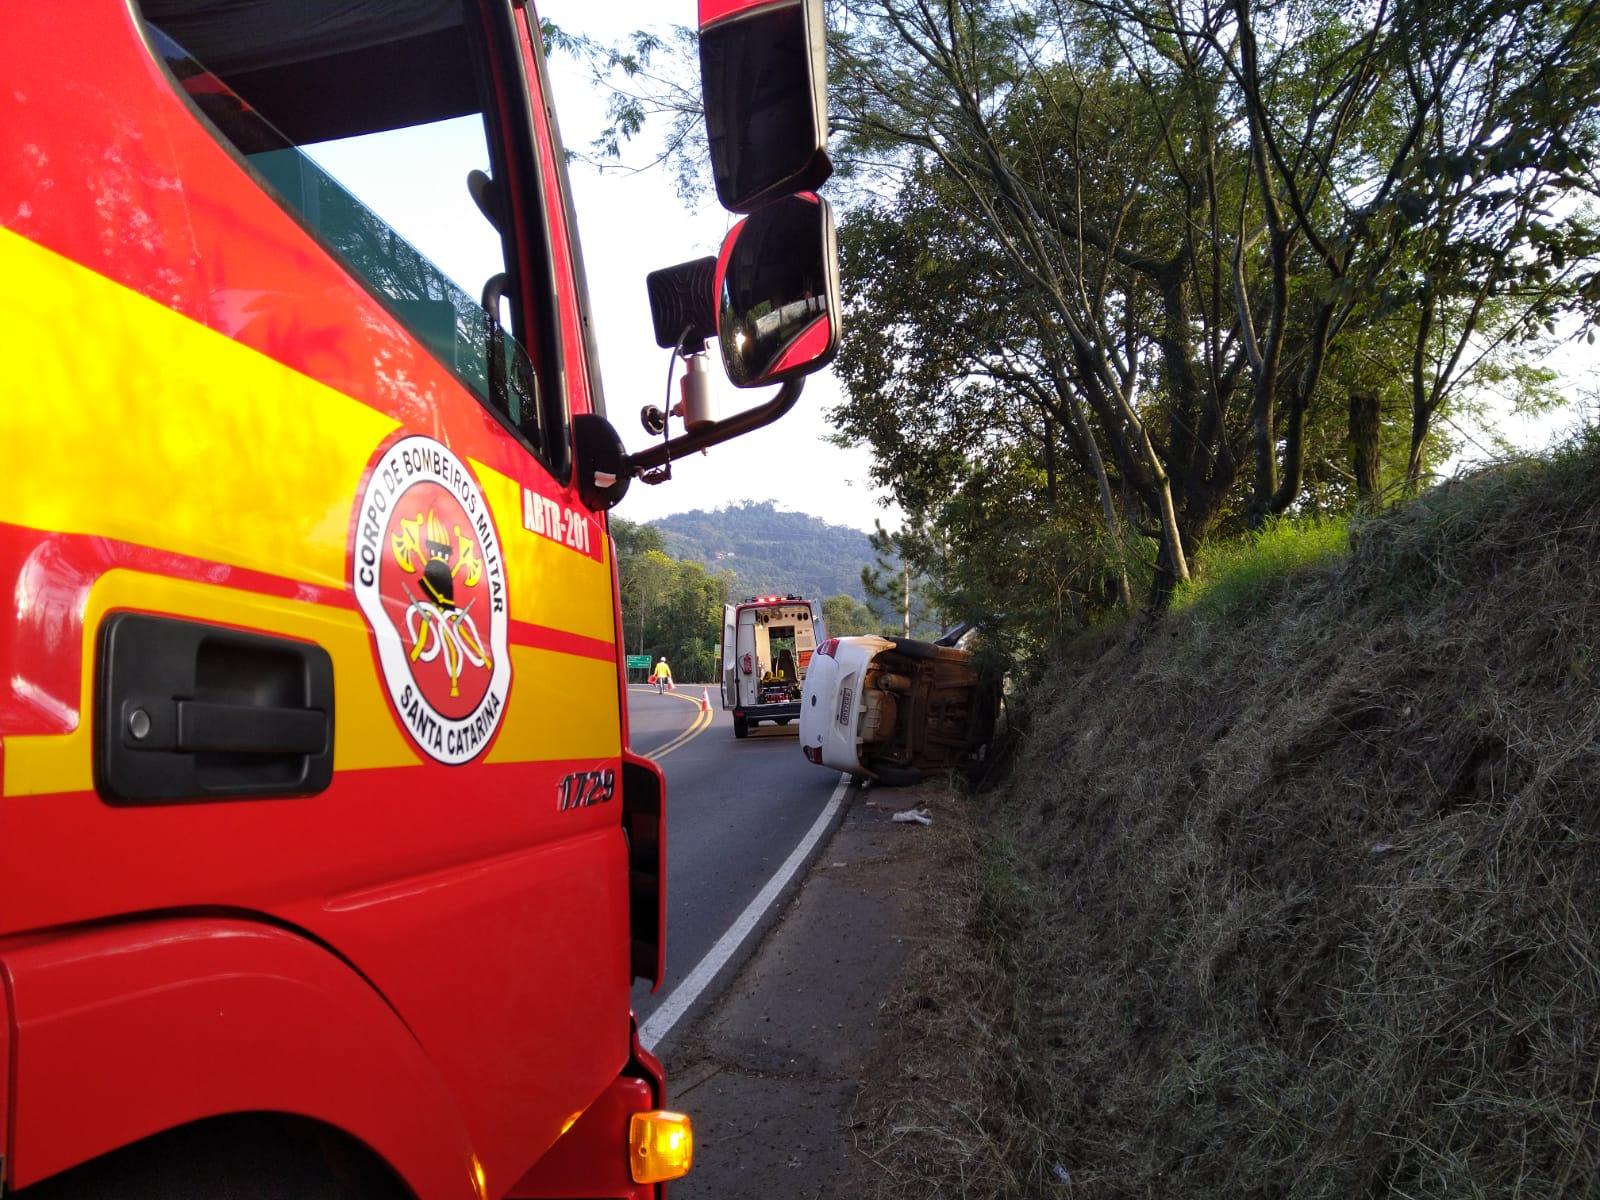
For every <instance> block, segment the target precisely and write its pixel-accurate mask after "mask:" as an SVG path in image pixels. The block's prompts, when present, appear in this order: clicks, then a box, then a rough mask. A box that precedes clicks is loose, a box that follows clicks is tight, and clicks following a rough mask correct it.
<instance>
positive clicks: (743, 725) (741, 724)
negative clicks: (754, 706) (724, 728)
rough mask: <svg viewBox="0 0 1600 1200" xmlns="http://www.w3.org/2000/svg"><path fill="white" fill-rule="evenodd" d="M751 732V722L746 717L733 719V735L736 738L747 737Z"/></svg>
mask: <svg viewBox="0 0 1600 1200" xmlns="http://www.w3.org/2000/svg"><path fill="white" fill-rule="evenodd" d="M749 733H750V722H749V720H748V719H746V718H744V717H735V718H734V719H733V736H734V737H736V738H742V737H747V736H748V735H749Z"/></svg>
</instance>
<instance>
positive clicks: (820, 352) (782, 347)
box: [715, 195, 839, 388]
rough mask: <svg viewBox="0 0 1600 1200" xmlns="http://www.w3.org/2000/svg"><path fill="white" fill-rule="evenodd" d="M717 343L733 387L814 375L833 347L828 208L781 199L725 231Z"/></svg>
mask: <svg viewBox="0 0 1600 1200" xmlns="http://www.w3.org/2000/svg"><path fill="white" fill-rule="evenodd" d="M715 294H716V303H717V317H716V323H717V343H718V345H719V346H721V348H722V364H723V367H724V368H725V369H726V371H727V373H728V379H729V380H730V381H732V383H733V385H734V386H735V387H741V388H751V387H761V386H762V385H764V384H769V383H779V382H782V381H784V380H787V379H793V378H796V377H798V376H801V375H809V374H811V373H812V372H813V371H818V370H821V369H822V368H823V367H825V366H827V365H828V364H829V363H830V362H832V361H833V355H834V352H835V351H836V350H837V349H838V347H839V263H838V249H837V246H836V244H835V241H834V232H833V210H832V209H831V208H829V207H828V202H827V201H826V200H823V199H821V198H820V197H818V196H812V195H799V196H786V197H784V198H783V199H782V200H774V201H773V202H772V203H770V204H768V205H766V206H765V207H763V208H761V209H759V210H758V211H756V212H754V213H752V214H751V215H750V216H748V217H746V218H745V219H744V220H742V221H740V222H739V223H738V224H737V225H735V226H734V227H733V229H732V230H731V231H730V232H729V233H728V237H727V240H726V241H724V242H723V244H722V253H721V254H720V255H719V256H718V258H717V273H716V292H715Z"/></svg>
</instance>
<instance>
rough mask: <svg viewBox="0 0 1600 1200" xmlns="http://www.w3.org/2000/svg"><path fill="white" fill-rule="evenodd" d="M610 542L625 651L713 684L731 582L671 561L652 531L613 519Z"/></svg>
mask: <svg viewBox="0 0 1600 1200" xmlns="http://www.w3.org/2000/svg"><path fill="white" fill-rule="evenodd" d="M611 537H612V539H613V541H614V543H615V544H616V548H617V572H618V576H619V579H620V582H621V592H622V628H623V641H624V643H625V645H626V648H627V652H629V653H632V654H648V655H650V657H651V658H652V659H656V658H660V657H661V656H662V655H665V656H666V659H667V662H668V664H669V665H670V666H671V667H672V674H673V677H674V678H675V679H679V680H683V681H685V682H704V681H706V680H709V679H712V678H713V677H714V676H715V675H716V660H717V653H718V649H719V647H718V641H719V639H720V637H721V629H722V606H723V604H724V603H725V602H726V601H727V599H728V595H729V586H730V583H731V577H730V576H728V575H727V574H719V575H713V574H711V573H710V572H708V571H707V570H706V569H705V568H704V567H702V566H701V565H700V564H699V563H695V562H682V561H679V560H678V559H674V558H671V557H669V556H668V555H667V554H666V553H665V552H664V551H663V550H662V549H661V540H662V539H661V534H660V532H659V531H658V530H656V529H654V528H652V527H651V526H648V525H638V524H635V523H634V522H632V521H626V520H623V519H622V518H621V517H617V516H613V517H612V518H611Z"/></svg>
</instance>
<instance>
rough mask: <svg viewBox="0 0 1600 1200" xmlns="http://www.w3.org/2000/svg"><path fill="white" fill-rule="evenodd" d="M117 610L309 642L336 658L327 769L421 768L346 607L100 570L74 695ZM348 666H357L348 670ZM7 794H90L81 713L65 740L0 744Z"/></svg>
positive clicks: (83, 687) (86, 681)
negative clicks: (108, 617)
mask: <svg viewBox="0 0 1600 1200" xmlns="http://www.w3.org/2000/svg"><path fill="white" fill-rule="evenodd" d="M115 609H137V610H140V611H144V612H157V613H166V614H170V615H172V616H177V617H191V618H193V619H195V620H200V621H214V622H218V623H221V624H224V625H238V626H241V627H243V628H245V629H269V630H271V631H272V632H273V633H274V634H278V635H282V636H285V637H293V638H301V639H303V640H305V641H308V642H315V643H317V644H318V645H320V646H321V647H322V648H323V649H325V650H326V651H327V652H328V653H329V655H331V656H332V658H333V661H334V671H333V682H334V700H333V703H334V723H335V724H334V739H333V766H334V770H335V771H350V770H359V769H361V768H364V767H403V766H412V765H414V764H416V763H418V762H420V761H421V759H420V758H419V757H418V756H417V754H416V753H415V752H414V751H413V750H412V749H411V746H410V744H409V743H408V742H407V741H406V739H405V735H404V734H402V733H401V732H400V729H399V727H398V726H397V725H396V724H395V723H394V719H393V718H392V717H391V716H390V715H389V709H388V704H387V702H386V701H385V700H384V697H383V692H382V690H381V688H380V686H379V683H378V676H377V672H376V671H375V670H374V669H373V667H372V665H371V664H372V651H371V650H370V649H369V646H368V634H367V626H366V622H364V621H363V620H362V619H361V614H360V613H358V612H355V611H354V610H350V609H340V608H333V607H330V606H329V605H326V604H308V603H306V602H305V601H302V600H288V599H282V598H279V597H276V596H263V595H261V594H259V593H257V592H244V591H240V590H238V589H237V588H227V587H217V586H215V585H213V584H205V583H195V582H192V581H190V580H186V579H172V578H169V577H167V576H165V575H146V574H144V573H143V572H139V571H127V570H115V571H107V572H106V573H105V574H104V575H102V576H101V577H100V578H99V580H97V581H96V583H95V584H94V586H93V588H91V589H90V592H89V603H88V607H87V611H86V612H85V613H84V621H83V630H84V633H83V642H84V644H83V672H82V679H81V681H80V683H79V695H80V696H82V697H83V698H84V702H85V703H86V704H87V703H88V698H89V697H90V696H92V695H93V694H94V662H95V655H94V641H95V635H96V633H97V631H98V629H99V626H100V621H101V618H103V617H104V616H105V614H106V613H108V612H111V611H113V610H115ZM352 668H356V669H352ZM5 749H6V752H5V794H6V795H8V796H32V795H39V794H41V793H45V792H86V791H89V790H91V789H92V788H93V787H94V770H93V754H94V749H93V744H92V724H91V720H90V714H89V713H88V712H85V713H84V714H83V715H82V719H80V720H79V722H78V728H77V729H75V730H73V731H72V732H71V733H65V734H52V735H50V736H24V735H14V736H11V737H8V738H6V740H5Z"/></svg>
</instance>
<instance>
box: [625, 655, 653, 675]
mask: <svg viewBox="0 0 1600 1200" xmlns="http://www.w3.org/2000/svg"><path fill="white" fill-rule="evenodd" d="M649 665H650V656H649V655H648V654H630V655H628V670H630V671H631V670H633V669H634V668H635V667H638V668H641V669H643V668H645V667H648V666H649Z"/></svg>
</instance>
